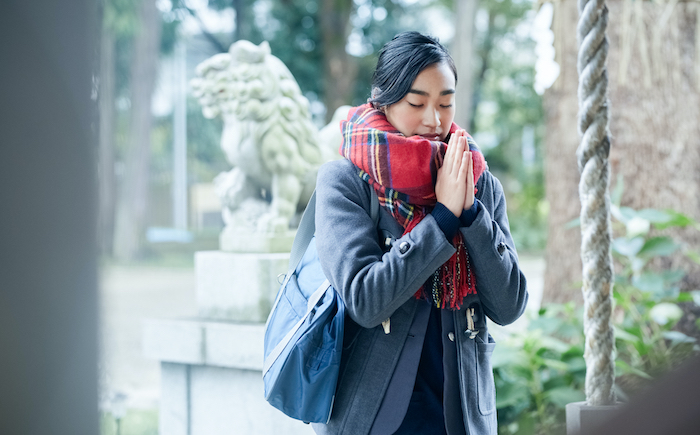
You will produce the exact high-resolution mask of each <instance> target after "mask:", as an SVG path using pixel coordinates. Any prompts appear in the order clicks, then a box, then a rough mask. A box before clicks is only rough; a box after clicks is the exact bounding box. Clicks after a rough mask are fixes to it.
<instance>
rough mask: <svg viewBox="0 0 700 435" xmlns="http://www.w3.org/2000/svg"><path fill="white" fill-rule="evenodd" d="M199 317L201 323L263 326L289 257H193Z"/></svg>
mask: <svg viewBox="0 0 700 435" xmlns="http://www.w3.org/2000/svg"><path fill="white" fill-rule="evenodd" d="M194 264H195V279H196V297H197V307H198V308H199V312H198V315H199V317H201V318H203V319H215V320H226V321H236V322H265V321H266V320H267V316H268V314H269V313H270V309H271V308H272V304H273V303H274V300H275V296H276V295H277V291H278V290H279V287H280V284H279V281H278V279H277V277H278V275H280V274H283V273H286V272H287V267H288V266H289V253H278V254H252V253H247V254H243V253H235V252H223V251H200V252H197V253H195V257H194Z"/></svg>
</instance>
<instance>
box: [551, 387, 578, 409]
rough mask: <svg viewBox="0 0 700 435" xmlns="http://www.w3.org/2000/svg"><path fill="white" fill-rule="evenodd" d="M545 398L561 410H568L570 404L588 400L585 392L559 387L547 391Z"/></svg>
mask: <svg viewBox="0 0 700 435" xmlns="http://www.w3.org/2000/svg"><path fill="white" fill-rule="evenodd" d="M545 397H547V399H548V400H549V401H550V402H552V404H554V406H556V407H557V408H559V409H564V408H566V405H567V404H569V403H572V402H581V401H583V400H586V395H585V394H584V393H583V391H579V390H575V389H573V388H571V387H558V388H554V389H552V390H549V391H546V392H545Z"/></svg>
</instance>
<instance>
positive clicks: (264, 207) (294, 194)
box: [191, 41, 347, 249]
mask: <svg viewBox="0 0 700 435" xmlns="http://www.w3.org/2000/svg"><path fill="white" fill-rule="evenodd" d="M196 75H197V77H196V78H194V79H192V81H191V86H192V89H193V94H194V96H195V97H197V98H198V99H199V102H200V104H201V105H202V112H203V114H204V116H205V117H207V118H215V117H217V116H221V118H222V119H223V121H224V127H223V132H222V134H221V147H222V149H223V150H224V152H225V154H226V158H227V160H228V162H229V163H230V164H231V165H232V166H233V169H231V170H230V171H228V172H224V173H221V174H219V175H218V176H217V177H216V179H215V180H214V183H215V186H216V190H217V193H218V195H219V196H220V197H221V199H222V205H223V217H224V222H225V223H226V228H225V229H224V232H229V233H230V232H233V233H236V234H239V235H241V234H249V233H251V232H253V233H260V234H268V235H271V236H272V235H274V236H275V237H279V236H280V234H283V233H285V232H288V231H289V227H290V221H292V219H293V218H294V216H295V213H296V212H297V211H298V210H303V208H304V207H305V205H306V203H307V202H308V199H309V197H310V195H311V192H312V191H313V189H314V187H315V182H316V172H317V169H318V167H319V166H320V165H321V164H322V163H323V162H325V161H328V160H331V159H334V158H337V157H338V154H337V149H338V146H339V141H340V131H339V128H338V124H337V123H336V124H335V131H337V134H335V136H337V137H335V138H331V139H326V140H330V141H331V142H334V143H332V144H328V145H326V146H323V145H320V143H319V132H318V130H317V129H316V127H315V126H314V125H313V123H312V122H311V117H310V115H309V102H308V100H307V99H306V98H305V97H304V96H303V95H302V93H301V90H300V89H299V85H298V84H297V82H296V80H295V79H294V77H293V76H292V74H291V72H289V70H288V69H287V67H286V66H285V65H284V63H282V61H280V60H279V59H278V58H277V57H275V56H273V55H272V54H271V53H270V46H269V44H268V43H267V42H263V43H261V44H260V45H255V44H253V43H251V42H249V41H238V42H236V43H234V44H233V45H231V47H230V49H229V52H228V53H222V54H217V55H215V56H213V57H211V58H209V59H207V60H205V61H204V62H202V63H201V64H200V65H198V66H197V69H196ZM343 110H345V112H347V108H344V109H343ZM324 133H325V132H324ZM326 134H327V133H326ZM331 135H332V136H333V135H334V133H331ZM321 137H324V135H322V136H321ZM222 240H223V234H222ZM222 244H223V243H222ZM222 249H225V248H224V247H223V246H222Z"/></svg>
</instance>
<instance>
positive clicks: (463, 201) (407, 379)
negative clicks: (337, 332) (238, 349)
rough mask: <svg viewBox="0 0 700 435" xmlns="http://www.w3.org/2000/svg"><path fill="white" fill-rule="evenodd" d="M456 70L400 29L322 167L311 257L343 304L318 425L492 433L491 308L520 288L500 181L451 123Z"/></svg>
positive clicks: (505, 306) (335, 430)
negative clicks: (332, 381)
mask: <svg viewBox="0 0 700 435" xmlns="http://www.w3.org/2000/svg"><path fill="white" fill-rule="evenodd" d="M456 82H457V73H456V70H455V66H454V62H453V61H452V59H451V58H450V56H449V54H448V53H447V51H446V50H445V48H444V47H443V46H442V45H440V44H439V43H438V42H437V41H436V40H434V39H432V38H430V37H427V36H424V35H421V34H419V33H416V32H407V33H402V34H399V35H397V36H396V37H395V38H394V39H393V40H392V41H390V42H389V43H387V44H386V45H385V46H384V48H383V49H382V50H381V52H380V53H379V59H378V62H377V69H376V71H375V73H374V77H373V84H372V95H371V98H370V99H369V102H368V104H366V105H363V106H360V107H356V108H353V109H352V110H351V111H350V114H349V115H348V119H347V120H346V121H344V122H342V123H341V129H342V132H343V145H342V147H341V154H342V155H343V156H344V157H345V159H341V160H338V161H334V162H331V163H327V164H326V165H324V166H322V168H321V170H320V171H319V175H318V181H317V186H316V191H317V193H316V195H317V199H316V201H317V203H316V204H317V206H316V244H317V248H318V254H319V259H320V262H321V266H322V267H323V270H324V273H325V275H326V277H328V279H329V281H330V282H331V284H333V286H334V287H335V288H336V289H337V290H338V292H339V293H340V295H341V297H342V299H343V300H344V302H345V304H346V309H347V313H348V316H347V317H346V323H345V335H344V342H343V344H344V349H343V356H342V363H341V367H340V377H339V379H338V387H337V391H336V397H335V402H334V409H333V413H332V416H331V419H330V421H329V422H328V424H325V425H323V424H316V425H314V429H315V431H316V432H317V433H319V434H352V435H360V434H394V433H395V434H422V435H426V434H427V435H430V434H449V435H455V434H496V407H495V390H494V383H493V373H492V369H491V364H490V358H491V353H492V352H493V348H494V346H495V343H494V341H493V339H492V338H491V336H490V335H489V334H488V332H487V329H486V322H485V316H488V317H489V318H490V319H491V320H492V321H494V322H496V323H498V324H501V325H503V324H508V323H511V322H513V321H515V320H516V319H517V318H518V317H519V316H520V315H521V314H522V312H523V310H524V308H525V305H526V303H527V291H526V288H525V277H524V276H523V274H522V273H521V271H520V269H519V267H518V259H517V253H516V251H515V246H514V245H513V240H512V238H511V236H510V230H509V227H508V218H507V216H506V204H505V198H504V195H503V188H502V187H501V184H500V182H499V181H498V180H497V179H496V178H495V177H494V176H493V175H492V174H491V173H490V172H489V171H488V170H487V167H486V162H485V161H484V158H483V156H482V154H481V152H480V151H479V150H478V148H477V147H476V144H475V143H474V142H473V140H472V139H471V137H470V136H469V135H468V134H467V133H466V132H465V131H464V130H460V129H459V127H457V126H456V125H455V124H454V123H453V122H452V120H453V117H454V100H455V97H456V95H455V85H456ZM446 143H447V146H446ZM374 194H376V195H378V197H379V203H380V204H381V205H382V210H381V213H380V219H379V223H378V225H376V226H375V223H374V221H373V220H372V218H371V217H370V196H371V195H374Z"/></svg>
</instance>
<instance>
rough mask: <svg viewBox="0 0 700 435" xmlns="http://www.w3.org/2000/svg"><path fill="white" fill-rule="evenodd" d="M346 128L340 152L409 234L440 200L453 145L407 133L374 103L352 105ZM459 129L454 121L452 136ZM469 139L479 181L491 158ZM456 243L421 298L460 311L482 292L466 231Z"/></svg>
mask: <svg viewBox="0 0 700 435" xmlns="http://www.w3.org/2000/svg"><path fill="white" fill-rule="evenodd" d="M340 128H341V132H342V134H343V143H342V145H341V147H340V154H341V155H342V156H343V157H345V158H346V159H348V160H350V161H351V162H352V163H353V164H354V165H355V166H356V167H357V168H358V169H359V170H360V171H359V175H360V177H361V178H362V179H363V180H364V181H365V182H367V183H368V184H369V185H370V186H371V187H372V188H373V189H374V191H375V192H377V196H378V197H379V203H380V204H381V205H382V206H383V207H384V208H386V209H387V211H389V212H390V213H391V215H392V216H393V217H394V218H395V219H396V220H397V221H398V223H399V224H401V226H402V227H403V228H404V234H407V233H409V232H410V231H411V230H412V229H413V228H414V227H415V226H416V225H417V224H418V222H420V221H421V220H422V219H423V218H424V217H425V216H426V214H427V213H429V212H430V211H431V210H432V208H433V207H434V206H435V204H436V203H437V199H436V197H435V180H436V179H437V171H438V168H440V166H441V165H442V160H443V157H444V155H445V151H446V150H447V144H446V143H444V142H441V141H430V140H428V139H424V138H421V137H419V136H413V137H405V136H403V135H402V134H401V133H400V132H399V131H397V130H396V128H395V127H394V126H392V125H391V124H390V123H389V121H387V119H386V116H385V115H384V113H383V112H381V111H379V110H377V109H375V108H373V107H372V106H371V105H370V104H364V105H362V106H359V107H354V108H352V109H351V110H350V113H349V114H348V118H347V119H346V120H345V121H342V122H341V124H340ZM458 129H459V127H458V126H457V125H456V124H454V123H453V124H452V125H451V127H450V134H452V133H454V132H455V131H457V130H458ZM467 142H468V143H469V149H470V150H471V151H472V159H473V168H474V184H475V185H476V182H477V180H478V179H479V177H480V176H481V174H482V173H483V172H484V170H485V169H486V161H485V160H484V157H483V155H482V154H481V152H480V150H479V148H478V147H477V145H476V142H474V140H473V139H472V137H471V136H469V135H467ZM475 191H476V189H475ZM452 244H453V245H454V246H455V248H456V250H457V252H456V253H455V254H454V255H453V256H452V257H451V258H450V259H449V260H448V261H447V262H446V263H445V264H443V265H442V266H441V267H440V268H438V270H436V271H435V273H433V276H432V277H431V278H430V279H428V281H427V282H426V283H425V284H423V286H422V287H421V288H420V289H418V291H417V292H416V297H417V298H419V299H426V300H429V301H432V303H434V304H435V306H437V307H438V308H447V309H452V310H457V309H459V308H460V305H461V303H462V300H463V299H464V297H465V296H466V295H468V294H476V278H475V276H474V272H473V270H472V267H471V265H470V261H469V254H468V253H467V249H466V247H465V246H464V241H463V240H462V236H461V233H459V232H458V233H457V234H456V235H455V237H454V239H453V240H452Z"/></svg>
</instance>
